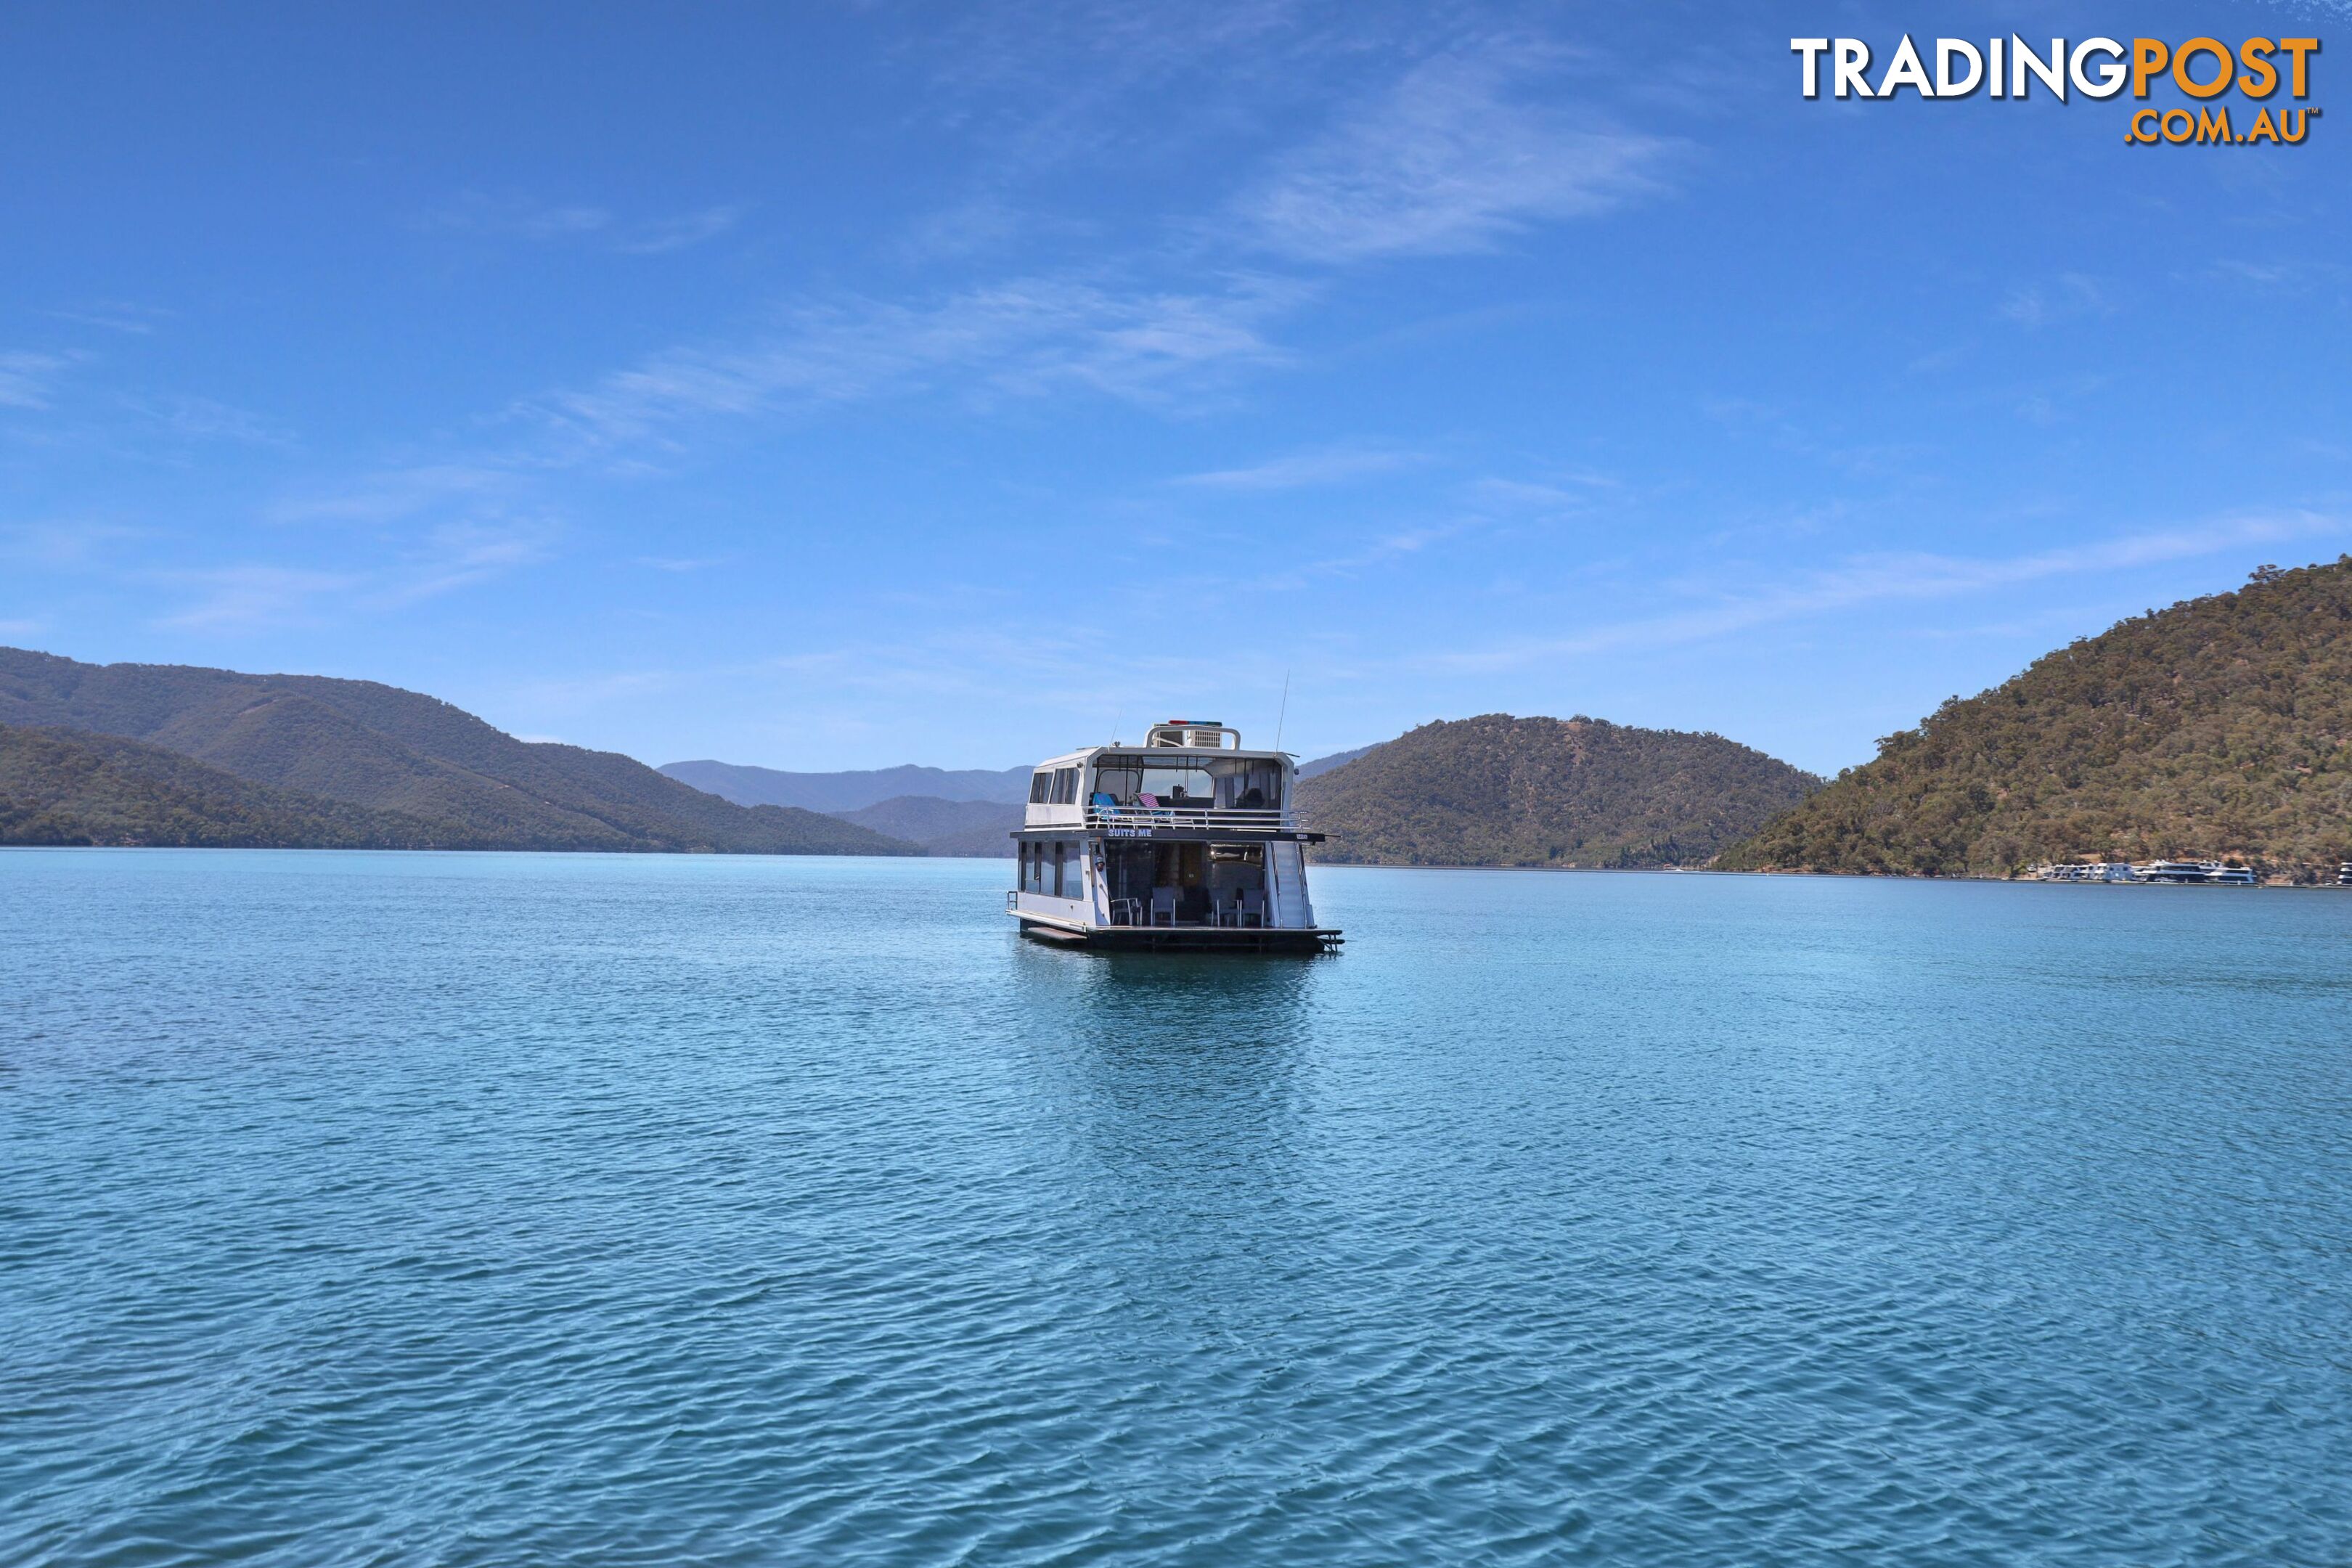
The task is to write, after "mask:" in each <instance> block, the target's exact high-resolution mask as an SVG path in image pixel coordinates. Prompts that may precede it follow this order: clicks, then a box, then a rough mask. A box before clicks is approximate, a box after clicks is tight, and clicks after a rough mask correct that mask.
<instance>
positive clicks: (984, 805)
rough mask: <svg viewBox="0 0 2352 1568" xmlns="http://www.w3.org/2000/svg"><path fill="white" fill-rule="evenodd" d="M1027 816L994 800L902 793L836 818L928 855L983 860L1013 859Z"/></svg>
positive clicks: (1017, 807)
mask: <svg viewBox="0 0 2352 1568" xmlns="http://www.w3.org/2000/svg"><path fill="white" fill-rule="evenodd" d="M893 771H894V772H895V771H898V770H893ZM923 771H925V772H937V771H938V770H936V769H925V770H923ZM1026 771H1027V770H1025V769H1024V774H1025V773H1026ZM1024 787H1025V786H1024ZM1028 812H1029V807H1028V806H1027V805H1026V804H1024V805H1004V804H1002V803H1000V802H997V801H992V800H941V799H940V798H939V797H937V796H935V795H896V796H893V797H892V798H890V799H888V800H885V801H878V802H877V803H876V804H874V805H868V806H863V807H860V808H859V809H858V810H856V811H844V812H838V813H835V815H836V816H839V817H840V818H841V819H842V820H843V821H844V822H854V823H856V825H857V826H860V827H869V828H872V829H873V830H874V831H875V832H877V833H887V834H888V835H889V836H890V837H893V838H903V839H906V840H907V841H908V842H909V843H912V844H919V845H921V846H922V847H923V850H924V853H926V854H929V855H952V856H961V857H966V858H993V857H999V856H1001V857H1003V858H1005V859H1008V860H1009V859H1011V858H1013V837H1012V834H1013V829H1014V828H1016V827H1018V826H1021V824H1022V822H1023V821H1024V819H1025V818H1026V816H1028Z"/></svg>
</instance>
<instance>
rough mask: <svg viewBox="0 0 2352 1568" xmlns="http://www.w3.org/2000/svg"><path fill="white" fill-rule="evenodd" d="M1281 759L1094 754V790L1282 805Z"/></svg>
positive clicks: (1222, 803) (1120, 798)
mask: <svg viewBox="0 0 2352 1568" xmlns="http://www.w3.org/2000/svg"><path fill="white" fill-rule="evenodd" d="M1282 774H1283V768H1282V764H1281V763H1278V762H1276V761H1273V760H1272V759H1270V758H1263V757H1252V758H1244V757H1192V756H1178V755H1170V754H1167V753H1164V752H1142V753H1140V754H1130V753H1126V752H1118V753H1113V754H1110V755H1106V756H1102V757H1098V758H1097V759H1096V760H1095V792H1096V793H1097V794H1099V795H1109V796H1110V797H1111V799H1112V800H1113V801H1114V802H1116V803H1117V804H1118V805H1138V804H1139V803H1140V802H1141V800H1142V797H1143V796H1145V795H1150V796H1151V797H1152V800H1153V801H1154V803H1156V804H1158V805H1191V806H1213V807H1215V808H1218V809H1221V810H1234V809H1244V810H1252V811H1256V810H1265V811H1273V810H1278V809H1280V807H1281V805H1282Z"/></svg>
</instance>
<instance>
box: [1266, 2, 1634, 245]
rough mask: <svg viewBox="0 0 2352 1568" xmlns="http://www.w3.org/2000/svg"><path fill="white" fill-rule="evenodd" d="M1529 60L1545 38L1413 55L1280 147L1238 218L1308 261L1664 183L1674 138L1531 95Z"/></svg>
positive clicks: (1477, 240)
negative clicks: (1313, 133) (1400, 75)
mask: <svg viewBox="0 0 2352 1568" xmlns="http://www.w3.org/2000/svg"><path fill="white" fill-rule="evenodd" d="M1531 60H1532V61H1533V62H1534V63H1536V64H1541V63H1544V55H1543V53H1542V51H1529V52H1528V54H1527V55H1526V56H1524V57H1521V58H1513V57H1511V56H1510V55H1508V54H1507V53H1506V52H1505V51H1503V50H1500V49H1496V50H1490V51H1487V52H1485V53H1481V54H1475V55H1467V56H1463V55H1454V56H1446V57H1443V58H1438V59H1435V60H1433V61H1430V62H1428V63H1426V64H1423V65H1422V66H1421V67H1419V68H1416V69H1415V70H1413V71H1412V72H1411V73H1410V74H1409V75H1407V76H1406V77H1405V78H1404V79H1403V80H1402V81H1401V82H1399V83H1398V84H1397V85H1396V86H1395V87H1394V88H1393V89H1391V90H1390V91H1388V92H1387V93H1386V94H1384V95H1383V96H1382V97H1381V99H1380V100H1377V101H1375V102H1372V103H1370V104H1367V105H1364V106H1362V107H1361V108H1360V109H1359V110H1357V111H1356V112H1355V113H1354V114H1353V115H1351V116H1350V117H1349V118H1348V119H1347V120H1345V121H1342V122H1341V123H1340V124H1339V125H1338V126H1336V127H1335V128H1334V129H1332V130H1331V131H1330V132H1328V134H1326V135H1324V136H1323V137H1321V138H1319V139H1318V140H1317V141H1315V142H1311V143H1309V144H1308V145H1307V146H1305V147H1303V148H1301V149H1300V150H1298V151H1297V153H1294V154H1292V155H1291V156H1289V157H1288V158H1286V159H1284V160H1282V161H1281V162H1280V163H1278V164H1277V165H1276V168H1275V170H1274V172H1273V174H1272V175H1271V177H1270V178H1268V179H1267V180H1265V182H1264V183H1262V184H1260V185H1259V186H1258V187H1257V188H1255V190H1253V191H1251V192H1250V193H1249V194H1248V195H1245V196H1244V198H1243V199H1242V200H1241V202H1240V204H1239V207H1238V216H1239V217H1240V219H1241V221H1242V223H1243V226H1244V230H1245V231H1246V232H1247V234H1248V235H1249V236H1250V237H1252V238H1254V239H1255V242H1256V243H1257V244H1259V245H1262V246H1264V247H1266V248H1268V249H1271V250H1274V251H1276V252H1279V253H1281V254H1283V255H1286V256H1290V257H1294V258H1299V259H1302V260H1308V261H1317V262H1328V263H1339V262H1349V261H1356V260H1360V259H1364V258H1371V257H1380V256H1443V255H1454V254H1459V253H1463V252H1467V251H1476V250H1485V249H1489V248H1491V247H1494V246H1496V244H1498V243H1500V242H1501V241H1502V240H1504V239H1506V238H1507V237H1509V236H1511V235H1513V234H1516V233H1518V232H1520V231H1522V230H1524V229H1526V228H1528V227H1529V226H1532V225H1534V224H1537V223H1539V222H1545V221H1550V220H1556V219H1560V218H1568V217H1576V216H1583V215H1587V214H1592V213H1599V212H1602V211H1606V210H1607V209H1609V208H1611V207H1614V206H1617V205H1621V204H1622V203H1624V202H1627V201H1630V200H1633V198H1635V197H1638V196H1643V195H1651V194H1654V193H1655V192H1658V191H1660V190H1662V189H1664V175H1665V171H1666V168H1667V165H1668V162H1669V159H1670V157H1671V156H1672V154H1673V153H1674V152H1675V145H1674V144H1673V143H1672V142H1667V141H1665V140H1664V139H1661V138H1658V137H1654V136H1648V135H1643V134H1639V133H1636V132H1631V131H1626V130H1622V129H1618V128H1615V127H1613V126H1609V125H1605V124H1601V123H1599V122H1597V121H1588V120H1580V119H1578V118H1576V117H1573V116H1571V115H1570V114H1568V113H1566V112H1564V111H1562V110H1559V109H1556V108H1554V107H1552V106H1551V105H1550V104H1549V103H1547V102H1544V101H1540V100H1538V96H1537V94H1536V93H1534V92H1533V91H1531V90H1530V89H1531V88H1532V87H1533V86H1534V85H1535V83H1536V81H1537V80H1538V79H1539V73H1538V71H1536V70H1535V69H1532V68H1530V63H1529V62H1530V61H1531Z"/></svg>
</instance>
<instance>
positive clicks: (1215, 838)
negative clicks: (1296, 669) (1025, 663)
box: [1005, 719, 1341, 952]
mask: <svg viewBox="0 0 2352 1568" xmlns="http://www.w3.org/2000/svg"><path fill="white" fill-rule="evenodd" d="M1296 783H1297V769H1296V766H1295V763H1294V761H1293V759H1292V758H1291V757H1290V755H1289V754H1288V753H1286V752H1253V751H1246V750H1244V749H1243V747H1242V738H1241V732H1240V731H1237V730H1234V729H1233V728H1231V727H1229V726H1227V725H1223V724H1218V723H1213V722H1207V721H1194V720H1187V719H1171V720H1170V721H1167V722H1166V723H1162V724H1155V725H1152V726H1151V727H1150V731H1149V732H1148V733H1147V734H1146V736H1145V739H1144V743H1143V744H1142V745H1140V746H1132V745H1125V744H1122V743H1120V742H1117V741H1113V742H1109V743H1108V744H1107V745H1100V746H1087V747H1082V748H1080V749H1079V750H1076V751H1074V752H1065V753H1063V754H1062V755H1060V756H1057V757H1052V758H1048V759H1047V760H1046V761H1045V762H1043V763H1039V764H1037V767H1036V770H1035V772H1034V773H1033V774H1032V776H1031V781H1030V788H1029V804H1028V808H1027V811H1026V814H1025V816H1024V820H1023V823H1022V826H1020V827H1019V828H1016V829H1015V830H1014V831H1013V839H1014V842H1015V849H1016V858H1015V861H1014V864H1015V866H1016V868H1017V871H1016V875H1015V879H1014V885H1013V889H1012V890H1011V891H1010V892H1008V893H1007V894H1006V895H1005V912H1006V913H1007V914H1009V915H1011V916H1012V917H1013V919H1014V920H1016V921H1019V922H1020V926H1021V931H1022V932H1023V934H1024V935H1026V936H1030V937H1034V938H1036V939H1038V940H1039V941H1043V942H1058V943H1065V944H1068V945H1073V946H1085V947H1117V948H1143V949H1147V950H1160V951H1167V950H1178V951H1181V950H1195V951H1227V952H1233V951H1241V952H1329V951H1331V950H1333V949H1335V948H1337V947H1338V946H1339V942H1340V941H1341V933H1340V932H1339V931H1338V930H1336V929H1334V928H1331V927H1328V926H1323V925H1319V924H1318V923H1317V921H1316V917H1315V905H1314V900H1312V898H1311V897H1310V896H1309V894H1308V892H1307V858H1306V847H1307V845H1309V844H1314V843H1319V842H1321V839H1322V835H1320V834H1317V833H1310V832H1307V831H1305V830H1304V829H1302V828H1301V827H1300V826H1298V822H1297V816H1295V815H1294V813H1293V809H1292V805H1291V800H1292V795H1293V789H1294V785H1295V784H1296Z"/></svg>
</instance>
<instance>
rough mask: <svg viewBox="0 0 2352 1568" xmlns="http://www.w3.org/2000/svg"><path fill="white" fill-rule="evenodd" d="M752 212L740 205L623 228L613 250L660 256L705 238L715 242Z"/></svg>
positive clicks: (706, 209)
mask: <svg viewBox="0 0 2352 1568" xmlns="http://www.w3.org/2000/svg"><path fill="white" fill-rule="evenodd" d="M749 211H751V208H750V207H749V206H747V205H744V204H742V203H740V202H734V203H730V204H728V205H725V206H716V207H705V208H703V209H702V210H701V211H700V212H693V213H685V214H682V215H680V216H677V217H670V218H659V219H656V220H655V221H653V222H651V223H641V224H636V225H633V226H628V227H625V228H623V229H622V230H621V231H620V232H618V233H616V234H615V235H614V237H613V248H614V249H615V250H617V251H619V252H621V253H622V254H623V255H625V256H661V255H665V254H667V252H669V251H673V250H686V249H688V248H690V247H694V246H698V245H700V244H701V243H702V242H703V241H704V240H706V239H716V238H718V237H719V236H720V235H722V234H725V233H726V232H727V231H728V230H729V229H731V228H733V227H734V226H736V225H737V224H738V223H740V222H741V221H742V218H743V215H744V214H745V213H747V212H749Z"/></svg>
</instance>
